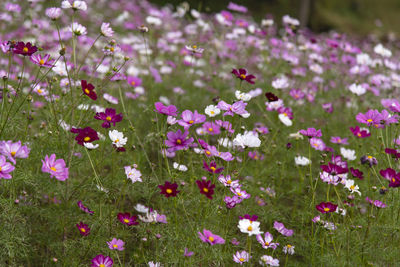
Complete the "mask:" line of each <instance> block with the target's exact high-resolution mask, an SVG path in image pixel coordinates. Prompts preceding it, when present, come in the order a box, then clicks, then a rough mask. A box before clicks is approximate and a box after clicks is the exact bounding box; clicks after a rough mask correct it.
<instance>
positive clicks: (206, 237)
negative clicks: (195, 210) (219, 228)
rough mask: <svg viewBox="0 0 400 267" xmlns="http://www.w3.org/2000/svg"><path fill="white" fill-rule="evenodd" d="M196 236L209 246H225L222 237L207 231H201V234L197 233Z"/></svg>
mask: <svg viewBox="0 0 400 267" xmlns="http://www.w3.org/2000/svg"><path fill="white" fill-rule="evenodd" d="M197 234H198V235H199V238H200V239H201V241H203V242H204V243H208V244H210V245H211V246H213V245H215V244H225V240H224V239H223V238H222V237H220V236H218V235H215V234H213V233H212V232H211V231H209V230H206V229H203V232H197Z"/></svg>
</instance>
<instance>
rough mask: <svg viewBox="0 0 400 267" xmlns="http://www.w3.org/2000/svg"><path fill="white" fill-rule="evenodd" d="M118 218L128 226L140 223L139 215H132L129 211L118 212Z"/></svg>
mask: <svg viewBox="0 0 400 267" xmlns="http://www.w3.org/2000/svg"><path fill="white" fill-rule="evenodd" d="M117 218H118V220H119V221H120V222H121V223H122V224H126V225H128V226H131V225H138V224H139V222H138V221H137V216H135V215H132V216H131V214H130V213H129V212H126V213H118V215H117Z"/></svg>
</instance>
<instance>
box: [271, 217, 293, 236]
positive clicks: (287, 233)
mask: <svg viewBox="0 0 400 267" xmlns="http://www.w3.org/2000/svg"><path fill="white" fill-rule="evenodd" d="M274 228H275V230H276V231H278V232H279V233H281V234H282V235H284V236H292V235H293V230H289V229H286V228H285V225H284V224H283V223H280V222H278V221H275V222H274Z"/></svg>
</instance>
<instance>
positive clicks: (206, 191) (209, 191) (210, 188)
mask: <svg viewBox="0 0 400 267" xmlns="http://www.w3.org/2000/svg"><path fill="white" fill-rule="evenodd" d="M196 184H197V186H198V187H199V189H200V194H203V195H205V196H206V197H207V198H209V199H212V195H213V194H214V188H215V184H211V181H210V180H208V181H205V180H197V181H196Z"/></svg>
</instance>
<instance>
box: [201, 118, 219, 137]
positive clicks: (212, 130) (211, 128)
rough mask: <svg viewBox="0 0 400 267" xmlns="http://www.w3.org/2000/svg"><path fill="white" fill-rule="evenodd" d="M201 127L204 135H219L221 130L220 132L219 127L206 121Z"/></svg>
mask: <svg viewBox="0 0 400 267" xmlns="http://www.w3.org/2000/svg"><path fill="white" fill-rule="evenodd" d="M202 127H203V129H204V131H205V132H206V133H208V134H209V135H218V134H220V133H221V130H220V128H221V127H220V126H219V125H218V124H216V123H214V122H208V121H207V122H205V123H204V124H203V126H202Z"/></svg>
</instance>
